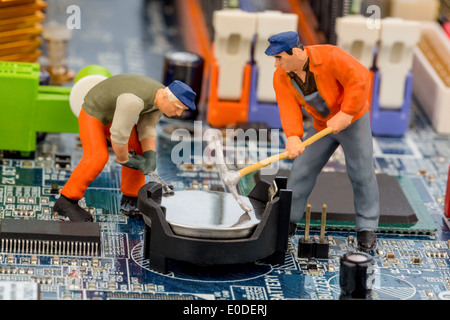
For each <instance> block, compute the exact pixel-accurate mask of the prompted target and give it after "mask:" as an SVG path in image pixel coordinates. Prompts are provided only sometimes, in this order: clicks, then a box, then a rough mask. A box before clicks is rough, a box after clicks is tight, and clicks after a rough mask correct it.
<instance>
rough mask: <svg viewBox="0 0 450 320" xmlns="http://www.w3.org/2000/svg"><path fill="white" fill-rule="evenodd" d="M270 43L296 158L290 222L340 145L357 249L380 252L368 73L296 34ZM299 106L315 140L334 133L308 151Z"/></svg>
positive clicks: (278, 94) (291, 182)
mask: <svg viewBox="0 0 450 320" xmlns="http://www.w3.org/2000/svg"><path fill="white" fill-rule="evenodd" d="M269 42H270V45H269V47H268V48H267V50H266V54H267V55H269V56H273V57H274V58H275V68H276V71H275V73H274V78H273V85H274V89H275V93H276V99H277V103H278V107H279V109H280V116H281V123H282V127H283V131H284V133H285V134H286V137H287V144H286V151H287V152H288V153H289V155H290V159H293V158H295V160H294V163H293V166H292V170H291V173H290V177H289V179H288V188H289V189H291V190H292V192H293V199H292V209H291V211H292V212H291V223H293V224H294V223H297V221H299V220H300V219H301V218H302V216H303V213H304V209H305V207H306V201H307V199H308V197H309V195H310V194H311V192H312V190H313V188H314V186H315V183H316V180H317V176H318V175H319V173H320V172H321V170H322V168H323V167H324V166H325V165H326V163H327V162H328V160H329V158H330V157H331V156H332V154H333V153H334V151H335V150H336V149H337V148H338V146H339V145H341V146H342V148H343V150H344V153H345V161H346V166H347V173H348V176H349V178H350V181H351V183H352V186H353V196H354V205H355V212H356V219H355V224H356V232H357V241H358V246H359V248H360V250H363V251H370V250H371V249H373V248H375V247H376V233H375V232H376V230H377V229H378V221H379V195H378V184H377V180H376V176H375V171H374V163H373V144H372V132H371V128H370V119H369V112H368V109H369V102H368V96H369V91H370V86H371V77H370V72H369V70H368V69H367V68H366V67H364V66H363V65H361V64H360V63H359V62H358V61H357V60H356V59H355V58H353V57H352V56H351V55H350V54H348V53H346V52H345V51H344V50H342V49H341V48H339V47H337V46H332V45H316V46H305V47H303V46H302V45H301V44H300V43H299V38H298V35H297V33H296V32H292V31H290V32H282V33H279V34H276V35H274V36H272V37H270V38H269ZM301 106H303V107H304V108H305V110H306V112H308V113H309V114H310V115H311V116H312V117H313V128H312V129H311V133H310V134H311V135H313V134H315V133H317V132H318V131H321V130H323V129H325V128H326V127H331V128H332V129H333V134H331V135H327V136H325V137H324V138H322V139H320V140H318V141H317V142H315V143H314V144H312V145H310V146H308V148H306V149H305V148H304V146H303V145H302V143H301V138H302V136H303V115H302V110H301ZM299 155H302V156H301V157H299Z"/></svg>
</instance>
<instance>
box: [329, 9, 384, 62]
mask: <svg viewBox="0 0 450 320" xmlns="http://www.w3.org/2000/svg"><path fill="white" fill-rule="evenodd" d="M368 23H369V20H368V18H366V17H363V16H361V15H349V16H344V17H340V18H337V19H336V34H337V36H338V37H337V40H338V42H337V45H338V46H339V47H340V48H342V49H343V50H345V51H346V52H348V53H350V54H351V55H352V56H353V57H355V58H356V59H357V60H358V61H359V62H361V64H363V65H364V66H365V67H366V68H368V69H370V68H371V67H372V66H373V60H374V57H373V54H374V50H375V47H376V45H377V43H378V41H379V39H380V29H379V28H373V27H372V28H370V26H369V25H368Z"/></svg>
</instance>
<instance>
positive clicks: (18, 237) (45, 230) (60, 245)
mask: <svg viewBox="0 0 450 320" xmlns="http://www.w3.org/2000/svg"><path fill="white" fill-rule="evenodd" d="M100 241H101V236H100V225H99V224H98V223H96V222H72V221H57V220H22V219H3V220H2V223H1V225H0V244H1V251H2V252H14V253H43V254H47V253H48V254H67V255H72V254H73V255H88V256H92V255H98V253H99V249H100Z"/></svg>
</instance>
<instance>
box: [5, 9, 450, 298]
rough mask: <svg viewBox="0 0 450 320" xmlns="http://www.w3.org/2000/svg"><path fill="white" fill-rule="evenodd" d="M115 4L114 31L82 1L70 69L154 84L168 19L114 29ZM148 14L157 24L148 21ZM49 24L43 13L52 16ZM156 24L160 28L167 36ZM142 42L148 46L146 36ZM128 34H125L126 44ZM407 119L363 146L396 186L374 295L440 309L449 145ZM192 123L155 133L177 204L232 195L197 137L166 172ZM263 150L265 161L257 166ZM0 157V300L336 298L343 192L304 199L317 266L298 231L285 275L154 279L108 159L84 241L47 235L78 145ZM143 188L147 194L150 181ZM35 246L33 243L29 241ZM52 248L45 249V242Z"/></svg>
mask: <svg viewBox="0 0 450 320" xmlns="http://www.w3.org/2000/svg"><path fill="white" fill-rule="evenodd" d="M52 2H53V1H50V3H52ZM114 2H115V3H117V5H118V6H120V4H122V7H119V8H122V9H118V7H115V9H114V10H120V11H121V12H122V16H121V20H120V22H117V21H114V19H112V20H111V16H114V13H113V12H114V10H113V9H111V8H104V7H103V6H101V7H102V8H101V9H102V10H101V11H100V9H99V8H98V7H97V6H99V3H98V2H92V3H91V4H90V8H92V10H88V9H87V8H89V4H88V3H89V2H88V1H78V2H77V3H78V4H79V5H80V7H81V8H82V10H83V14H84V15H83V19H85V20H82V21H83V24H82V29H81V30H80V31H79V32H78V33H77V31H76V32H74V35H73V40H72V41H71V42H70V43H69V46H68V52H69V56H68V61H69V65H70V66H71V67H72V68H74V69H80V68H81V67H82V66H84V65H86V64H89V63H99V64H101V65H103V66H105V67H107V68H108V69H109V70H110V71H111V72H112V73H124V72H132V73H133V72H139V73H145V74H147V75H149V76H153V77H155V78H160V77H161V74H160V73H161V72H162V59H161V58H162V57H163V55H164V53H165V52H166V51H167V50H168V49H170V48H173V47H174V46H175V47H176V46H177V45H179V43H176V42H175V43H167V42H166V39H167V37H165V36H164V33H171V35H170V37H171V39H173V37H174V36H177V32H176V26H175V27H174V26H173V25H170V19H168V18H167V15H168V14H170V12H169V11H167V10H166V11H164V8H163V6H162V2H161V1H145V8H146V12H145V14H144V16H145V19H144V21H146V22H148V21H147V20H149V21H151V22H150V24H148V25H147V29H145V28H144V27H143V25H139V24H138V25H136V24H133V23H130V24H126V26H125V25H122V22H123V21H125V20H126V21H133V17H134V16H135V15H136V14H137V13H138V12H139V11H140V10H141V9H142V3H141V2H139V1H130V2H129V3H128V2H126V3H128V4H127V5H126V6H124V5H123V4H124V3H125V2H124V1H122V2H121V1H114ZM67 5H68V3H66V1H58V2H57V3H56V4H54V6H53V7H52V8H58V6H59V7H61V8H63V9H65V8H66V7H67ZM97 9H98V10H97ZM111 10H113V11H111ZM163 11H164V12H163ZM94 12H95V17H94V16H92V15H93V14H94ZM100 12H101V13H100ZM158 12H159V13H161V14H160V16H159V17H160V18H161V17H166V21H160V20H158V19H157V17H158ZM48 13H49V15H50V16H51V14H52V11H51V10H50V7H49V12H48ZM53 14H55V13H53ZM167 19H168V20H167ZM98 23H101V24H103V25H102V27H103V30H106V31H104V32H97V31H98V30H97V29H96V25H97V24H98ZM117 23H118V24H117ZM166 24H169V27H170V28H168V29H163V27H164V26H166ZM107 26H109V27H107ZM90 28H91V29H90ZM84 30H91V31H90V32H84ZM122 33H123V34H122ZM142 33H143V34H144V35H146V36H145V37H142ZM130 34H132V35H133V36H127V35H130ZM165 35H166V36H167V34H165ZM114 38H116V39H115V40H114ZM118 39H119V40H118ZM120 39H121V40H120ZM149 39H150V40H149ZM146 41H147V42H146ZM157 41H159V42H158V45H157V46H156V45H155V42H157ZM148 61H151V62H152V61H157V62H156V63H153V62H152V63H150V62H148ZM410 118H411V120H410V128H409V130H408V132H407V133H406V134H404V135H403V136H401V137H377V136H374V138H373V142H374V160H375V170H376V173H377V175H378V176H379V177H382V176H388V177H390V178H391V179H393V180H394V181H395V185H396V189H395V190H396V192H397V193H394V194H392V193H391V194H389V192H388V191H386V192H385V193H383V189H381V190H380V191H381V193H382V195H383V196H385V198H382V199H385V200H386V202H389V204H391V203H393V204H394V209H392V208H391V209H390V210H388V212H387V213H386V216H383V215H382V218H383V219H382V220H381V222H380V228H379V230H378V233H377V236H378V239H377V248H376V251H375V252H374V254H373V259H374V271H373V276H374V281H373V283H374V285H373V288H372V291H371V297H370V298H371V299H373V300H449V299H450V258H449V255H450V228H449V227H450V221H449V218H448V217H446V216H445V214H444V209H443V207H444V201H445V200H444V199H445V193H446V186H447V176H448V170H449V163H450V137H449V136H447V135H439V134H436V132H435V131H434V130H433V128H432V126H431V124H430V122H429V120H428V118H427V117H426V115H425V114H424V113H423V111H422V109H421V107H420V105H419V104H418V102H417V101H416V100H414V99H413V101H412V105H411V115H410ZM308 121H309V120H308V119H305V129H306V130H305V131H306V132H307V131H308V130H307V129H308V127H311V123H310V122H308ZM199 125H200V126H201V128H200V133H202V132H204V131H206V130H207V129H209V126H208V125H207V123H206V122H197V123H195V122H193V121H183V120H171V119H168V118H162V120H161V121H160V123H159V124H158V127H157V133H158V135H157V137H158V138H157V150H158V157H157V173H158V174H159V176H160V177H161V178H163V179H164V180H165V181H166V182H168V183H169V184H170V185H172V186H173V187H174V193H175V195H174V197H176V194H177V192H180V191H184V190H199V191H205V192H217V193H224V192H229V190H228V189H227V186H226V185H225V184H224V183H223V181H222V179H221V176H220V172H219V170H218V168H217V167H216V166H215V165H213V164H210V163H204V162H202V161H198V157H199V156H200V157H201V156H202V153H200V154H198V153H196V150H201V151H200V152H202V150H205V147H206V144H207V142H205V141H203V140H202V139H200V140H198V139H197V140H196V139H195V137H194V136H193V139H192V140H191V141H190V143H191V145H190V147H189V149H191V150H192V154H190V155H189V160H190V161H188V162H184V163H179V164H176V163H174V161H172V158H171V157H172V152H173V150H174V148H176V147H177V146H179V143H180V142H179V141H178V140H177V139H174V132H175V130H184V131H186V132H189V133H190V134H192V135H194V133H195V131H196V129H197V128H198V126H199ZM274 131H276V134H275V135H273V136H272V137H273V138H272V139H273V140H271V141H270V142H269V144H265V145H264V146H258V145H256V146H255V145H249V144H244V145H241V146H238V147H237V149H236V150H237V151H236V152H237V153H239V154H243V159H244V161H243V162H238V161H236V163H233V164H230V165H229V169H230V170H237V169H239V168H242V167H243V166H245V165H246V164H250V163H254V162H255V161H256V160H261V159H262V158H263V157H264V156H270V155H273V154H277V153H279V152H283V151H284V147H285V144H286V137H285V136H284V134H283V132H282V131H281V130H274ZM201 137H202V136H200V138H201ZM223 138H224V140H223V142H224V145H233V143H234V141H233V138H232V137H231V138H229V137H227V136H225V135H224V136H223ZM2 139H3V137H2ZM255 150H256V151H255ZM260 152H264V156H261V155H260V154H259V153H260ZM0 155H1V157H0V219H1V221H2V227H1V229H0V233H1V241H2V242H1V246H0V299H12V298H18V299H36V300H37V299H42V300H141V299H142V300H241V301H242V300H339V299H340V297H341V286H340V270H341V264H340V259H341V257H342V256H343V255H345V254H346V253H349V252H355V251H357V244H356V232H355V230H354V221H352V218H351V217H350V218H346V219H340V218H336V219H333V213H335V212H333V210H334V209H335V207H333V205H332V203H336V202H338V203H339V202H341V203H345V204H346V205H348V206H350V207H351V205H352V199H351V194H349V198H344V199H342V198H339V199H336V198H335V197H334V198H333V196H332V195H330V194H328V193H327V192H326V191H324V190H325V189H322V188H326V185H327V183H328V182H327V181H328V180H325V182H324V184H321V185H319V184H318V186H317V188H316V189H315V190H314V199H311V201H313V202H314V203H313V205H315V206H316V208H315V210H316V211H320V209H317V206H321V205H322V203H323V204H328V207H329V217H328V219H327V223H326V227H325V238H326V241H327V243H328V257H327V258H317V259H316V258H312V259H311V258H301V257H299V255H298V252H299V242H300V240H301V239H302V238H303V237H304V228H305V221H304V220H302V221H300V222H299V224H298V226H297V230H296V231H295V234H291V235H289V239H288V246H287V250H286V252H285V258H284V263H282V264H269V263H267V262H266V261H253V262H248V263H237V264H232V265H203V264H196V263H190V262H184V261H177V260H171V261H170V262H169V272H167V273H162V272H158V271H155V270H153V269H152V268H150V263H149V259H148V258H146V255H145V254H144V251H145V223H146V222H145V221H144V220H142V219H138V218H132V217H128V216H126V215H124V214H122V213H121V212H120V200H121V196H122V194H121V192H120V177H121V169H122V167H121V165H119V164H118V163H117V162H116V161H115V156H114V153H113V151H112V149H111V148H110V160H109V161H108V164H107V165H106V167H105V169H104V170H103V171H102V172H101V174H100V175H99V176H98V177H97V179H96V180H95V181H94V182H93V183H91V184H90V186H89V188H88V189H87V191H86V194H85V196H84V197H83V199H82V200H81V201H80V205H81V206H82V207H84V208H85V209H86V210H88V211H89V212H90V213H91V214H92V216H93V219H94V222H93V226H95V227H93V228H86V229H83V231H81V230H80V229H79V228H77V227H76V226H73V227H70V228H67V229H64V228H62V227H61V228H59V227H58V228H59V229H58V228H56V229H57V230H56V229H55V227H54V225H53V224H48V222H54V223H64V222H65V221H62V220H64V219H63V218H62V217H58V216H55V215H54V212H53V205H54V203H55V201H56V200H57V199H58V198H59V196H60V190H61V188H62V187H63V186H64V184H65V183H66V182H67V180H68V179H69V177H70V175H71V172H72V171H73V170H74V168H75V167H76V166H77V164H78V163H79V161H80V159H81V157H82V146H81V142H80V139H79V136H78V135H77V134H75V133H42V134H41V135H39V136H38V141H37V145H36V150H35V152H32V153H31V154H30V155H27V156H24V155H21V154H20V153H17V152H14V151H8V150H4V151H2V153H1V154H0ZM236 158H238V157H236ZM291 165H292V162H291V161H290V160H285V161H281V162H279V163H277V164H276V166H274V168H272V169H274V170H272V171H271V172H266V173H264V172H258V173H255V174H252V175H249V176H246V177H245V178H244V179H242V180H241V181H240V182H239V184H238V190H239V193H240V195H241V196H242V197H246V196H247V195H248V194H249V193H250V192H251V191H252V189H253V188H254V187H255V185H256V184H257V182H258V181H260V180H265V179H266V180H269V181H270V180H271V179H273V177H274V176H276V175H280V174H281V175H285V174H288V172H289V170H290V168H291ZM345 170H346V169H345V158H344V154H343V151H342V150H341V149H340V148H339V149H337V151H336V152H335V154H333V156H332V157H331V159H330V161H329V162H328V164H327V165H326V166H325V168H324V170H323V174H324V176H327V177H329V176H331V175H333V174H342V175H340V176H339V177H343V179H346V174H345ZM325 178H326V177H325ZM147 179H148V180H147V182H149V183H150V182H152V181H153V180H152V179H151V178H150V177H148V178H147ZM447 192H448V191H447ZM402 201H403V202H402ZM382 204H383V203H382ZM401 204H404V205H407V211H408V210H409V211H408V214H409V216H407V217H404V216H402V217H400V218H398V219H397V216H396V214H397V213H398V211H401V210H400V209H399V210H397V209H396V208H397V207H396V206H401ZM403 208H404V207H403ZM350 216H353V215H352V214H350ZM319 220H320V219H317V218H315V215H314V214H313V216H312V220H311V227H310V237H311V238H316V237H319V233H320V227H321V225H320V221H319ZM7 221H15V222H14V223H8V222H7ZM5 222H6V223H5ZM30 223H31V224H30ZM96 228H97V229H96ZM33 235H38V236H37V237H33ZM39 237H41V238H39ZM28 239H30V240H28ZM31 239H34V240H31ZM36 239H37V242H33V241H35V240H36ZM39 239H41V240H39ZM50 241H54V242H51V244H50Z"/></svg>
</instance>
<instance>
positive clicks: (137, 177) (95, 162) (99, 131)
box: [61, 109, 145, 200]
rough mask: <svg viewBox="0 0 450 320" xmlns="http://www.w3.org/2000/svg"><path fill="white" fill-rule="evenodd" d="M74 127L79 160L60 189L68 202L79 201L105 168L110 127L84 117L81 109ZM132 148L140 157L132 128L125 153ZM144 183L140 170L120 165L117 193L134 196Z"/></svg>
mask: <svg viewBox="0 0 450 320" xmlns="http://www.w3.org/2000/svg"><path fill="white" fill-rule="evenodd" d="M78 124H79V130H80V140H81V144H82V147H83V157H82V159H81V161H80V163H79V164H78V165H77V166H76V168H75V169H74V170H73V172H72V175H71V176H70V178H69V180H68V181H67V183H66V184H65V185H64V187H63V189H62V190H61V194H62V195H64V196H65V197H67V198H69V199H72V200H80V199H81V198H83V196H84V194H85V192H86V189H87V188H88V186H89V185H90V184H91V183H92V181H94V180H95V179H96V178H97V176H98V175H99V174H100V173H101V172H102V170H103V169H104V168H105V165H106V163H107V162H108V160H109V151H108V144H107V139H108V140H109V139H110V137H111V133H110V131H109V129H110V127H111V124H109V125H106V126H105V125H104V124H102V123H101V122H100V120H98V119H97V118H95V117H93V116H90V115H88V114H87V113H86V112H85V111H84V109H81V112H80V115H79V117H78ZM132 149H133V150H135V151H136V153H137V154H140V155H142V147H141V143H140V142H139V139H138V133H137V129H136V125H135V126H134V128H133V130H132V132H131V136H130V139H129V141H128V150H132ZM144 184H145V176H144V174H143V173H142V172H141V171H139V170H135V169H131V168H128V167H125V166H122V176H121V184H120V190H121V191H122V193H123V194H124V195H126V196H129V197H137V195H138V191H139V189H140V188H141V187H142V186H143V185H144Z"/></svg>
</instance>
